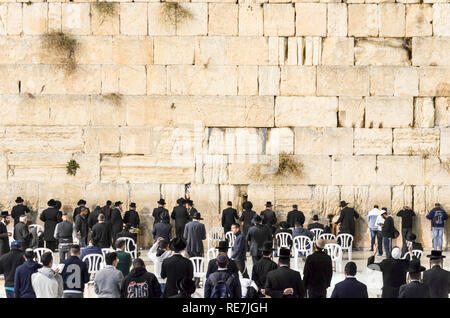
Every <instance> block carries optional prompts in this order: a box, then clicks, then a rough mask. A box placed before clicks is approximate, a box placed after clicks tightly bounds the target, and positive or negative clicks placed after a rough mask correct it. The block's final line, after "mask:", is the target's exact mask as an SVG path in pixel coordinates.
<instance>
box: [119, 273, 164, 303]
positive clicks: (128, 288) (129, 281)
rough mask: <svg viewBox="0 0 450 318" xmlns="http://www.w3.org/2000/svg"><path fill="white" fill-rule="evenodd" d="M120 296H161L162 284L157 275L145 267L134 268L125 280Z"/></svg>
mask: <svg viewBox="0 0 450 318" xmlns="http://www.w3.org/2000/svg"><path fill="white" fill-rule="evenodd" d="M120 289H121V292H120V294H121V295H120V298H160V297H161V286H160V285H159V282H158V279H157V278H156V276H155V275H154V274H152V273H150V272H147V270H146V269H145V268H143V267H140V268H136V269H133V270H132V271H131V272H130V273H129V274H128V275H127V276H126V277H125V278H124V279H123V280H122V286H121V288H120Z"/></svg>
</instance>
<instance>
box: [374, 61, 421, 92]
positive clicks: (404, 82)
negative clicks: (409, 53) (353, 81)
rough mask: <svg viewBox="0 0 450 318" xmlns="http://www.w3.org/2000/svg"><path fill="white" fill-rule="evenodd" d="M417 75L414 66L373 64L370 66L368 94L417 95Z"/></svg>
mask: <svg viewBox="0 0 450 318" xmlns="http://www.w3.org/2000/svg"><path fill="white" fill-rule="evenodd" d="M418 82H419V75H418V72H417V70H416V69H415V68H411V67H389V66H375V67H371V68H370V94H371V95H385V96H393V95H394V96H417V95H418V86H419V84H418Z"/></svg>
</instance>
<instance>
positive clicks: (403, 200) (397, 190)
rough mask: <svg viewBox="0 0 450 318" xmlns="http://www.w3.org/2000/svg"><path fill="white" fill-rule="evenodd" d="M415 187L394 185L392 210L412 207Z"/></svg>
mask: <svg viewBox="0 0 450 318" xmlns="http://www.w3.org/2000/svg"><path fill="white" fill-rule="evenodd" d="M412 194H413V189H412V187H411V186H394V187H392V204H391V206H392V211H393V212H394V211H395V212H396V211H400V210H401V209H403V207H404V206H405V205H406V206H409V207H412V206H413V205H412V204H413V202H412V199H413V196H412Z"/></svg>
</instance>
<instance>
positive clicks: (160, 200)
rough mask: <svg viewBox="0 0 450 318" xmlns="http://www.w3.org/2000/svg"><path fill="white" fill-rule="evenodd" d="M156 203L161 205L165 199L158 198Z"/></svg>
mask: <svg viewBox="0 0 450 318" xmlns="http://www.w3.org/2000/svg"><path fill="white" fill-rule="evenodd" d="M156 203H158V204H161V205H165V204H166V201H165V200H164V199H159V201H158V202H156Z"/></svg>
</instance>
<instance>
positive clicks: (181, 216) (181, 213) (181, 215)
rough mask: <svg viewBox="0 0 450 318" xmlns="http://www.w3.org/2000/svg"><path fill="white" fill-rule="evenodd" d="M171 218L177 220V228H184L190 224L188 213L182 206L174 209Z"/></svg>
mask: <svg viewBox="0 0 450 318" xmlns="http://www.w3.org/2000/svg"><path fill="white" fill-rule="evenodd" d="M170 217H171V218H172V219H174V220H175V227H184V226H185V225H186V223H188V222H189V214H188V211H187V209H186V207H184V206H182V205H178V206H176V207H174V208H173V211H172V214H171V215H170Z"/></svg>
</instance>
